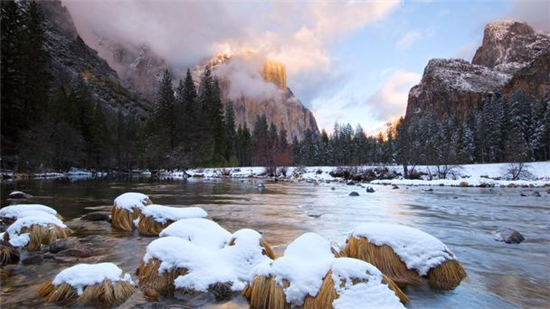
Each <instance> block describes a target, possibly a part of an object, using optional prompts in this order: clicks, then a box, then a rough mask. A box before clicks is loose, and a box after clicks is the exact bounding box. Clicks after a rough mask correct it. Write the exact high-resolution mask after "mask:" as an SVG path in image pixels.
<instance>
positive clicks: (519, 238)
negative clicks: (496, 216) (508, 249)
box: [494, 227, 525, 244]
mask: <svg viewBox="0 0 550 309" xmlns="http://www.w3.org/2000/svg"><path fill="white" fill-rule="evenodd" d="M494 236H495V240H498V241H503V242H505V243H507V244H519V243H521V242H523V241H524V240H525V237H523V235H521V233H520V232H518V231H516V230H514V229H511V228H508V227H506V228H503V229H500V230H497V231H496V232H494Z"/></svg>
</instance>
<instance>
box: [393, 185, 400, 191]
mask: <svg viewBox="0 0 550 309" xmlns="http://www.w3.org/2000/svg"><path fill="white" fill-rule="evenodd" d="M391 188H392V189H393V190H397V189H399V186H398V185H393V186H392V187H391Z"/></svg>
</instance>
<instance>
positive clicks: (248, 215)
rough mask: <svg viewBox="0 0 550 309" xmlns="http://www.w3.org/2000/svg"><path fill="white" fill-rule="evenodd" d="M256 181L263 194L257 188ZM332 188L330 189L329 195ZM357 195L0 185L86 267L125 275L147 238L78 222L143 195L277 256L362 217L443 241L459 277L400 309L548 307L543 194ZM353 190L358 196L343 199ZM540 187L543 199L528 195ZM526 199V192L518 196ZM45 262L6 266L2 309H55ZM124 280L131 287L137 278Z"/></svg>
mask: <svg viewBox="0 0 550 309" xmlns="http://www.w3.org/2000/svg"><path fill="white" fill-rule="evenodd" d="M260 182H263V183H265V186H266V188H265V190H261V191H260V190H259V189H258V188H257V185H258V184H259V183H260ZM332 187H334V190H331V188H332ZM374 188H375V190H376V192H375V193H370V194H369V193H366V192H365V189H364V188H361V187H359V186H347V185H345V184H343V183H330V184H327V183H319V184H313V183H307V182H272V181H270V180H257V179H244V180H216V179H212V180H209V179H198V180H197V179H190V180H158V179H152V178H132V177H114V178H101V179H80V180H74V179H73V180H69V179H57V180H27V181H19V182H3V183H2V185H1V204H2V206H5V205H9V204H12V203H13V202H14V201H10V200H7V199H6V198H7V196H8V194H9V192H11V191H13V190H22V191H25V192H27V193H30V194H31V195H32V196H33V197H32V198H29V199H25V200H22V201H21V202H22V203H40V204H45V205H48V206H51V207H53V208H55V209H56V210H57V211H58V212H59V213H60V214H61V215H62V216H63V217H64V219H65V220H66V224H67V225H69V227H71V228H72V229H73V230H74V231H75V236H76V237H79V238H81V239H82V241H83V242H89V243H92V244H93V245H94V249H95V255H96V256H95V257H94V258H93V261H98V262H113V263H115V264H117V265H119V266H120V267H121V268H122V269H123V270H124V271H126V272H128V273H131V274H132V275H133V274H134V271H135V269H136V268H137V266H138V264H139V262H140V260H141V259H142V257H143V255H144V253H145V249H146V246H147V244H148V243H150V242H151V241H152V240H154V239H156V238H153V237H141V236H139V235H137V233H126V232H119V231H113V230H112V229H111V227H110V225H109V224H108V223H107V222H84V221H81V220H79V219H78V218H79V217H81V216H82V215H84V214H86V213H89V212H93V211H97V210H108V209H109V208H110V206H111V205H112V201H113V199H114V198H115V197H116V196H117V195H119V194H121V193H124V192H127V191H135V192H142V193H145V194H147V195H149V196H150V198H151V200H153V202H154V203H156V204H163V205H169V206H174V207H182V206H188V205H193V206H200V207H202V208H204V209H205V210H206V211H207V212H208V213H209V215H210V216H211V217H212V218H213V219H214V220H215V221H216V222H218V223H219V224H220V225H221V226H223V227H224V228H226V229H228V230H229V231H232V232H233V231H236V230H238V229H241V228H252V229H255V230H258V231H260V232H262V233H263V235H264V237H265V239H266V240H267V241H268V242H269V243H270V244H271V245H272V246H273V247H274V249H275V252H276V253H277V254H278V255H281V254H282V252H283V251H284V248H285V246H286V244H288V243H289V242H291V241H292V240H293V239H295V238H296V237H298V236H299V235H301V234H302V233H304V232H316V233H318V234H320V235H322V236H324V237H326V238H327V239H330V240H331V241H333V242H334V243H335V244H336V243H342V242H343V240H344V239H345V236H346V233H347V232H348V231H349V230H350V229H352V228H353V227H354V226H356V225H358V224H359V223H362V222H388V223H399V224H405V225H408V226H411V227H415V228H418V229H421V230H423V231H425V232H428V233H430V234H432V235H434V236H435V237H437V238H439V239H440V240H441V241H443V242H444V243H445V244H446V245H447V246H448V247H449V248H450V249H451V250H452V251H453V252H454V253H455V254H456V256H457V258H458V260H459V261H460V262H461V263H462V264H463V266H464V268H465V269H466V271H467V273H468V277H467V278H466V279H465V280H464V281H463V282H462V283H461V285H460V286H459V287H458V288H456V289H455V290H452V291H446V292H436V291H432V290H430V289H429V288H427V287H425V286H423V287H419V288H408V289H405V290H404V291H405V293H406V294H407V295H408V296H409V298H410V303H409V304H407V305H406V306H407V307H408V308H518V307H545V306H548V304H550V293H549V291H550V194H546V193H545V192H544V189H543V188H533V189H519V188H517V189H510V188H457V187H435V188H434V189H433V191H427V190H426V189H427V188H426V187H404V186H403V187H401V188H400V189H397V190H395V189H392V187H391V186H374ZM351 191H358V192H359V193H360V196H359V197H351V196H348V194H349V193H350V192H351ZM531 191H539V192H540V193H541V195H542V196H541V197H536V196H533V195H531V194H532V192H531ZM520 192H526V193H527V196H526V197H523V196H520ZM500 227H511V228H514V229H517V230H518V231H520V232H521V233H522V234H523V235H524V236H525V238H526V241H525V242H523V243H521V244H505V243H503V242H498V241H495V240H494V238H493V235H492V232H493V231H495V230H497V229H498V228H500ZM71 265H72V264H70V263H58V262H55V261H53V260H49V259H46V260H44V261H43V262H42V263H40V264H37V265H22V264H21V263H20V264H18V265H17V266H12V270H13V274H12V276H11V277H10V278H9V279H8V280H7V282H6V283H5V284H4V285H3V286H2V287H1V289H2V292H1V300H0V304H1V305H2V308H33V307H40V308H54V307H55V306H53V305H46V304H44V303H43V302H42V300H41V299H40V298H38V296H36V291H37V290H38V289H39V287H40V285H41V284H42V283H44V282H45V281H46V280H48V279H51V278H53V277H54V276H55V275H56V274H57V273H58V272H59V271H60V270H62V269H64V268H66V267H69V266H71ZM134 279H136V280H137V278H135V276H134ZM135 307H138V308H162V307H172V308H189V307H191V308H195V307H205V308H248V305H247V303H246V300H244V299H243V298H242V297H240V296H238V297H235V298H233V299H232V300H230V301H225V302H217V301H216V300H215V299H214V298H213V297H212V296H209V295H193V296H188V295H176V298H173V299H166V298H163V299H161V300H160V302H158V303H156V304H154V303H149V302H147V301H146V300H145V298H144V297H143V295H142V294H141V293H137V294H136V295H134V296H132V297H131V298H130V299H129V300H128V301H127V302H126V303H125V304H123V305H122V306H121V308H135Z"/></svg>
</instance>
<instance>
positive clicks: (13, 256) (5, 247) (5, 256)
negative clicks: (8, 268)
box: [0, 241, 19, 266]
mask: <svg viewBox="0 0 550 309" xmlns="http://www.w3.org/2000/svg"><path fill="white" fill-rule="evenodd" d="M17 262H19V251H17V249H16V248H15V247H13V246H12V245H10V243H9V242H7V241H2V242H0V266H4V265H7V264H14V263H17Z"/></svg>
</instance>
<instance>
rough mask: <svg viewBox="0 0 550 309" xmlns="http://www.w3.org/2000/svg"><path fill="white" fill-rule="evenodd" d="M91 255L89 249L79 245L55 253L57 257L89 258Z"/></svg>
mask: <svg viewBox="0 0 550 309" xmlns="http://www.w3.org/2000/svg"><path fill="white" fill-rule="evenodd" d="M92 253H93V251H92V250H91V249H90V248H88V247H85V246H82V245H81V246H77V247H73V248H69V249H65V250H61V251H59V252H58V253H57V256H70V257H79V258H85V257H90V256H91V255H92Z"/></svg>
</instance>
